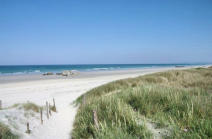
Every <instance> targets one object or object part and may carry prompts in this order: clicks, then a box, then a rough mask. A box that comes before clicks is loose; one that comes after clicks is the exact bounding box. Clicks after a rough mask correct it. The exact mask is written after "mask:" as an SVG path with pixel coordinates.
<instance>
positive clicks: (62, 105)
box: [0, 68, 170, 139]
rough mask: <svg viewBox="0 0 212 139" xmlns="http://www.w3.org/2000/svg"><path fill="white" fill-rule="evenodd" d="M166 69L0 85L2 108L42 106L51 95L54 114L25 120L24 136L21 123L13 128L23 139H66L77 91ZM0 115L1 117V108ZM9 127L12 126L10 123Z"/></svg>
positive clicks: (72, 117) (74, 111) (23, 125)
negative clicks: (27, 130) (29, 104)
mask: <svg viewBox="0 0 212 139" xmlns="http://www.w3.org/2000/svg"><path fill="white" fill-rule="evenodd" d="M167 69H170V68H163V69H151V70H150V69H149V70H147V69H146V70H140V71H139V72H137V73H130V72H129V73H124V74H118V75H114V74H111V75H103V76H98V77H94V78H91V77H89V78H80V79H54V80H53V79H52V80H40V81H37V80H36V81H28V82H18V83H6V84H0V100H2V101H3V107H7V106H11V105H13V104H14V103H23V102H26V101H31V102H34V103H36V104H38V105H45V102H46V101H49V102H52V98H55V100H56V106H57V109H58V113H54V114H53V116H51V117H50V119H49V120H47V119H46V118H45V119H44V124H43V125H41V124H40V121H39V119H38V120H30V119H27V120H28V121H29V122H30V128H31V129H32V134H30V135H27V134H26V133H24V132H23V131H24V130H25V128H26V127H25V124H24V123H22V124H21V123H16V124H17V125H18V127H19V128H21V130H19V129H14V130H15V131H16V132H18V133H19V134H21V135H22V138H27V139H67V138H69V137H70V131H71V128H72V124H73V121H74V117H75V114H76V111H77V108H76V107H73V106H71V105H70V104H71V103H72V102H73V101H74V100H75V99H76V98H77V97H79V96H80V95H81V94H83V93H85V92H86V91H88V90H90V89H92V88H94V87H97V86H99V85H102V84H105V83H108V82H110V81H114V80H117V79H123V78H128V77H136V76H138V75H143V74H146V73H152V72H157V71H164V70H167ZM0 115H1V116H4V114H3V113H1V111H0ZM18 116H19V115H17V117H18ZM0 118H1V117H0ZM2 119H4V120H5V118H1V119H0V121H1V120H2ZM3 122H5V121H3ZM8 124H9V123H8ZM10 127H11V128H13V127H12V126H10ZM23 128H24V130H23Z"/></svg>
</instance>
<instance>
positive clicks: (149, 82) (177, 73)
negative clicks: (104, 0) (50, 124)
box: [72, 68, 212, 138]
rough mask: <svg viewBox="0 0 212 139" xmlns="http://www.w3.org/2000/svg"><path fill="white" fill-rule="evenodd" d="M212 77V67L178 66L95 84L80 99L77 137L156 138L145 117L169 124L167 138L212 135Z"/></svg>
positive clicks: (161, 125) (163, 126)
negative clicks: (146, 123)
mask: <svg viewBox="0 0 212 139" xmlns="http://www.w3.org/2000/svg"><path fill="white" fill-rule="evenodd" d="M211 77H212V69H211V68H196V69H189V70H173V71H168V72H161V73H156V74H151V75H145V76H140V77H137V78H129V79H125V80H119V81H115V82H111V83H108V84H106V85H103V86H100V87H98V88H95V89H92V90H90V91H89V92H87V93H86V94H85V98H86V99H85V102H83V101H84V99H83V96H81V97H79V98H78V99H77V100H76V104H78V105H79V110H78V112H77V115H76V119H75V123H74V129H73V131H72V138H153V136H155V135H154V133H152V132H151V130H149V129H148V128H147V126H146V125H145V124H140V122H139V121H141V120H144V119H142V117H145V118H146V119H150V120H151V121H152V122H154V123H155V124H156V125H157V127H156V128H158V129H168V130H169V133H167V134H166V135H163V136H166V138H212V109H211V108H212V78H211ZM93 110H96V111H97V115H98V123H99V125H100V126H99V127H98V128H97V127H95V124H94V121H93V113H92V111H93Z"/></svg>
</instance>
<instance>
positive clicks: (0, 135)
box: [0, 123, 19, 139]
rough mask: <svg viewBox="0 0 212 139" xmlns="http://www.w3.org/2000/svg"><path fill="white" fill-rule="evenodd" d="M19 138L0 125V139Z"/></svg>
mask: <svg viewBox="0 0 212 139" xmlns="http://www.w3.org/2000/svg"><path fill="white" fill-rule="evenodd" d="M18 138H19V137H18V136H17V135H14V134H13V133H12V132H11V130H10V129H9V128H8V127H7V126H5V125H3V124H2V123H0V139H18Z"/></svg>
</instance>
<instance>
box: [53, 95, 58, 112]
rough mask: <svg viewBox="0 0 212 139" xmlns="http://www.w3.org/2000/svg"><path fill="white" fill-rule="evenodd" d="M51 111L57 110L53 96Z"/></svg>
mask: <svg viewBox="0 0 212 139" xmlns="http://www.w3.org/2000/svg"><path fill="white" fill-rule="evenodd" d="M53 111H54V112H57V109H56V105H55V100H54V98H53Z"/></svg>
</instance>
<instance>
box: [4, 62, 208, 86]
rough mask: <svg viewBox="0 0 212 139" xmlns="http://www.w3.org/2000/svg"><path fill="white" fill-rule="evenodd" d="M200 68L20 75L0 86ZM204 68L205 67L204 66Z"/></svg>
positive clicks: (5, 78) (11, 76)
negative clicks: (63, 74) (68, 74)
mask: <svg viewBox="0 0 212 139" xmlns="http://www.w3.org/2000/svg"><path fill="white" fill-rule="evenodd" d="M192 67H200V66H185V67H154V68H133V69H119V70H105V71H87V72H86V71H82V72H78V73H79V74H76V75H72V76H68V77H65V76H62V75H56V74H54V75H45V76H44V75H43V74H42V73H40V74H21V75H0V84H8V83H18V82H29V81H40V80H60V79H62V80H69V79H82V78H95V77H100V76H111V75H123V74H139V73H143V72H147V71H148V72H154V71H157V70H171V69H187V68H192ZM204 67H206V66H205V65H204Z"/></svg>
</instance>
